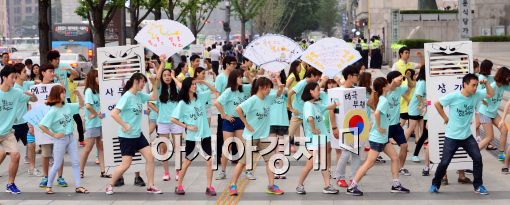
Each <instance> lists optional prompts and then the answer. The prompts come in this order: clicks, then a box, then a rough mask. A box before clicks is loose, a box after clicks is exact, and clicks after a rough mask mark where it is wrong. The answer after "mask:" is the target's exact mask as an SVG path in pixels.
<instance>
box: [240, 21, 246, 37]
mask: <svg viewBox="0 0 510 205" xmlns="http://www.w3.org/2000/svg"><path fill="white" fill-rule="evenodd" d="M246 22H247V21H246V20H245V19H241V43H244V41H245V40H246Z"/></svg>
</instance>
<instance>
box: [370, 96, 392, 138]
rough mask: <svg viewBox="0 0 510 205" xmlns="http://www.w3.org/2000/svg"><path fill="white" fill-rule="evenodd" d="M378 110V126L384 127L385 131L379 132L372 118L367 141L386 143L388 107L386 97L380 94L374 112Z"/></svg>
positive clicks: (388, 121)
mask: <svg viewBox="0 0 510 205" xmlns="http://www.w3.org/2000/svg"><path fill="white" fill-rule="evenodd" d="M377 111H379V113H380V115H379V116H380V119H379V120H380V124H379V125H380V126H381V128H383V129H385V130H386V132H385V133H381V132H379V130H377V124H376V121H375V119H374V121H373V122H372V127H371V128H370V133H369V135H370V136H369V138H368V140H369V141H372V142H377V143H381V144H386V143H388V128H389V127H390V118H389V116H390V114H389V112H390V107H389V105H388V99H387V98H386V97H384V96H380V97H379V102H378V103H377V108H376V112H377Z"/></svg>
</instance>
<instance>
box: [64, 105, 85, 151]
mask: <svg viewBox="0 0 510 205" xmlns="http://www.w3.org/2000/svg"><path fill="white" fill-rule="evenodd" d="M67 102H68V103H71V99H69V98H67ZM73 119H74V122H75V123H76V128H77V129H78V136H79V138H78V141H80V142H83V137H84V135H83V134H84V133H85V132H84V131H83V121H82V120H81V117H80V114H76V115H73Z"/></svg>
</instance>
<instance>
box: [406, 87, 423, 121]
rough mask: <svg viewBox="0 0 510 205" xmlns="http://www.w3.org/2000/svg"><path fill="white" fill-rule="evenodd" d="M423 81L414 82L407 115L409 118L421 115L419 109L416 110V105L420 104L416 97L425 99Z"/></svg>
mask: <svg viewBox="0 0 510 205" xmlns="http://www.w3.org/2000/svg"><path fill="white" fill-rule="evenodd" d="M425 90H426V86H425V81H424V80H419V81H418V82H416V88H415V89H414V93H413V94H412V95H411V96H412V97H411V101H409V109H408V111H407V113H408V114H409V115H411V116H420V115H421V109H418V105H419V104H420V101H419V100H418V97H417V96H421V97H422V99H426V96H425Z"/></svg>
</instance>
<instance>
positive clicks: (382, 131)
mask: <svg viewBox="0 0 510 205" xmlns="http://www.w3.org/2000/svg"><path fill="white" fill-rule="evenodd" d="M376 129H377V131H379V133H381V134H382V135H384V134H385V133H386V129H383V128H380V127H377V128H376Z"/></svg>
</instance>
